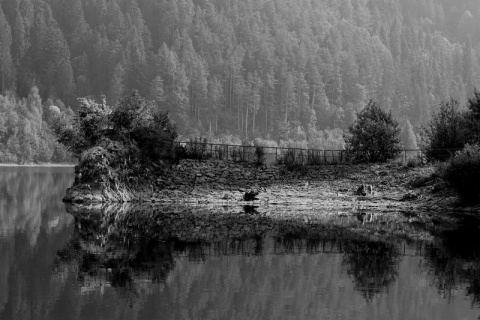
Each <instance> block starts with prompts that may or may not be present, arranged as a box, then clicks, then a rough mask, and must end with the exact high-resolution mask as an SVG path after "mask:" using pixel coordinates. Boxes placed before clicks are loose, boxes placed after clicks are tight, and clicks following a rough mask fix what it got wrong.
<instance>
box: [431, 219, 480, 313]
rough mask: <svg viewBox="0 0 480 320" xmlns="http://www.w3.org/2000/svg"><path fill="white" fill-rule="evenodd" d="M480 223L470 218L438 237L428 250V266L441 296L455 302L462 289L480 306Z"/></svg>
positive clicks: (473, 302)
mask: <svg viewBox="0 0 480 320" xmlns="http://www.w3.org/2000/svg"><path fill="white" fill-rule="evenodd" d="M479 243H480V221H479V220H478V219H477V218H474V217H466V218H465V219H464V220H463V221H462V223H461V225H460V226H459V227H458V228H456V229H454V230H450V231H447V232H444V234H442V236H441V237H439V238H438V240H437V242H436V243H435V244H432V245H430V246H428V247H427V252H426V261H425V262H426V264H427V265H428V266H429V268H430V269H431V274H432V275H433V283H434V285H435V286H436V287H437V289H438V291H439V293H440V294H441V295H442V296H444V297H446V298H447V299H448V300H452V298H453V297H455V295H456V294H458V290H459V289H460V288H462V287H465V292H466V294H467V295H468V296H470V297H471V299H472V304H476V305H480V247H479V246H478V244H479Z"/></svg>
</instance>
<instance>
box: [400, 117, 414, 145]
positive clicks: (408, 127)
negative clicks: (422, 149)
mask: <svg viewBox="0 0 480 320" xmlns="http://www.w3.org/2000/svg"><path fill="white" fill-rule="evenodd" d="M400 135H401V140H402V144H403V148H404V149H405V150H417V149H418V144H417V138H416V136H415V132H414V131H413V126H412V124H411V123H410V121H408V119H407V120H405V122H404V124H403V126H402V130H401V132H400Z"/></svg>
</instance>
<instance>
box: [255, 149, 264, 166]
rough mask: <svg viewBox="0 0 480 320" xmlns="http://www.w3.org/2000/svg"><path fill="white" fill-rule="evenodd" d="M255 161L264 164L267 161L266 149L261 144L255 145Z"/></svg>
mask: <svg viewBox="0 0 480 320" xmlns="http://www.w3.org/2000/svg"><path fill="white" fill-rule="evenodd" d="M255 163H256V164H257V165H262V164H264V163H265V149H264V148H263V147H261V146H256V147H255Z"/></svg>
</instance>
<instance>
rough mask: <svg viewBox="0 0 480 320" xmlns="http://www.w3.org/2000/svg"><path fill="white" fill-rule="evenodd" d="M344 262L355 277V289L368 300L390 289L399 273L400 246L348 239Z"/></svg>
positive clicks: (350, 274)
mask: <svg viewBox="0 0 480 320" xmlns="http://www.w3.org/2000/svg"><path fill="white" fill-rule="evenodd" d="M344 252H345V254H344V257H343V263H344V264H346V265H347V274H348V275H349V276H351V277H352V278H353V281H354V282H355V289H356V290H358V291H360V292H361V293H362V295H363V297H364V298H365V299H366V300H367V301H371V300H372V299H373V298H374V297H375V295H377V294H378V293H380V292H382V291H383V290H386V289H388V286H389V285H390V284H392V283H393V282H394V281H395V279H396V278H397V275H398V262H399V260H400V252H399V250H398V247H397V246H395V245H393V244H390V243H385V242H381V241H371V242H367V241H347V242H346V243H345V244H344Z"/></svg>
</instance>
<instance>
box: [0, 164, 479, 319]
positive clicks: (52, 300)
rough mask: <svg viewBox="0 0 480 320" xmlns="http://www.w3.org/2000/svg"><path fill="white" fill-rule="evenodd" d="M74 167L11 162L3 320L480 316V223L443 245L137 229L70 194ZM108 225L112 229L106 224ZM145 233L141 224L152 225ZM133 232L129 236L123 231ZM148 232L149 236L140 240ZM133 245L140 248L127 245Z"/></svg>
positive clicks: (4, 227)
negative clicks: (67, 198)
mask: <svg viewBox="0 0 480 320" xmlns="http://www.w3.org/2000/svg"><path fill="white" fill-rule="evenodd" d="M72 171H73V169H71V168H5V167H3V168H0V319H2V320H9V319H52V320H54V319H62V320H63V319H83V320H88V319H449V320H450V319H477V317H478V316H479V314H480V310H479V308H478V306H479V302H480V267H479V256H480V255H479V254H478V252H477V251H476V250H475V249H472V248H471V245H470V244H471V243H479V241H478V240H480V239H479V236H478V233H479V232H478V228H477V227H476V226H472V225H471V224H467V226H466V229H465V230H460V231H458V232H456V233H455V232H453V233H451V234H447V235H445V238H444V239H443V240H439V241H436V243H433V244H430V243H404V242H395V243H381V242H368V241H356V240H354V239H353V240H351V241H350V240H348V239H347V240H345V239H344V240H342V241H336V240H332V239H330V240H327V239H318V240H310V241H305V240H299V239H291V238H289V239H271V238H265V239H258V238H256V239H243V240H239V239H232V240H230V241H226V242H225V241H223V242H218V243H206V242H198V243H192V242H190V243H187V242H181V241H179V240H177V239H172V240H171V241H158V240H155V239H148V238H145V237H142V236H141V235H140V236H136V237H135V238H132V241H131V242H130V239H127V238H126V237H128V236H127V235H121V234H119V236H118V239H123V240H122V241H119V242H118V243H123V244H124V245H118V246H117V245H115V242H113V243H106V242H105V239H102V238H101V236H99V235H98V234H96V233H95V230H96V229H95V228H97V227H98V224H100V223H101V222H99V221H96V222H95V221H94V222H92V221H88V219H87V220H86V219H83V220H82V219H75V218H74V217H73V216H72V215H70V214H68V213H67V212H66V208H65V206H64V205H63V204H62V202H61V198H62V196H63V194H64V192H65V189H66V188H67V187H69V186H70V184H71V183H72V182H73V173H72ZM104 227H105V226H104ZM140 234H141V232H140ZM122 237H123V238H122ZM135 239H137V240H138V241H137V240H135ZM125 243H128V245H125Z"/></svg>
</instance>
